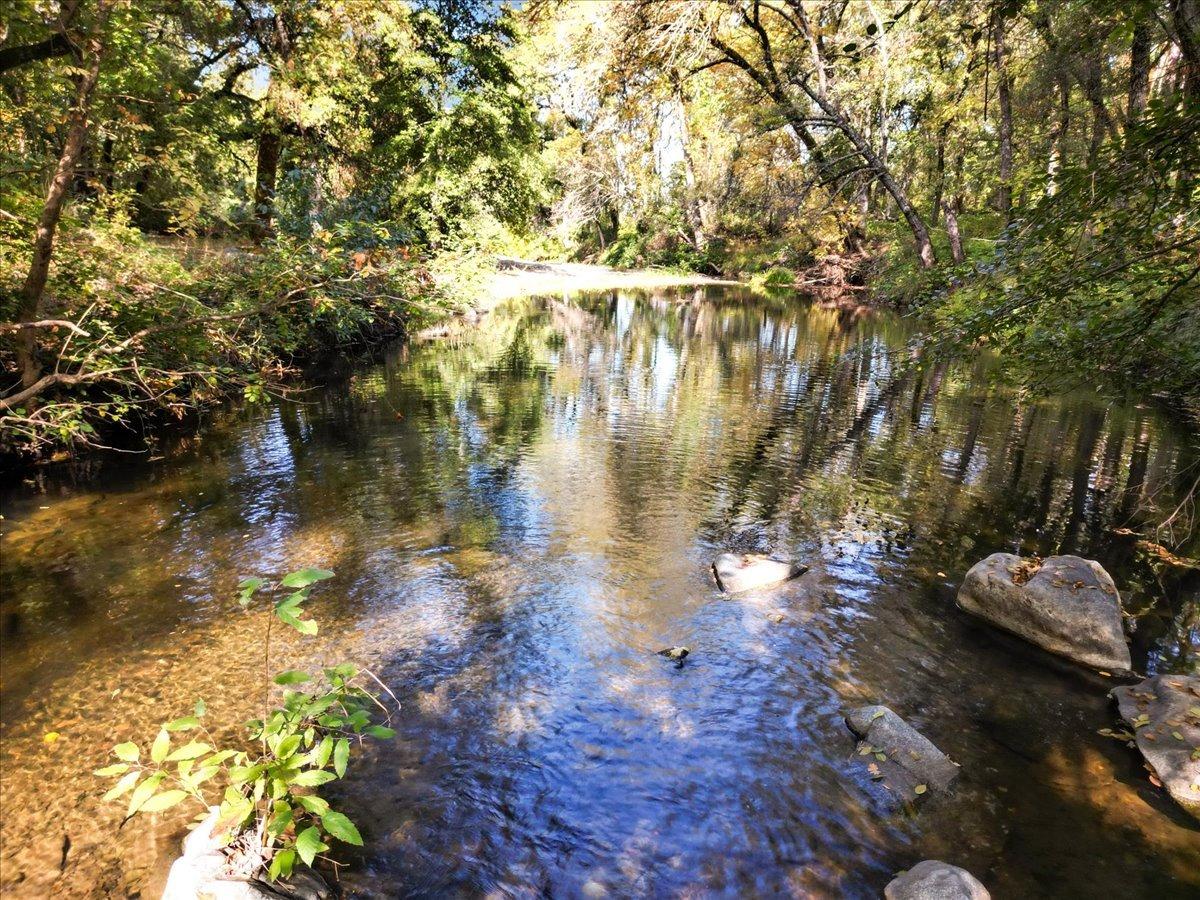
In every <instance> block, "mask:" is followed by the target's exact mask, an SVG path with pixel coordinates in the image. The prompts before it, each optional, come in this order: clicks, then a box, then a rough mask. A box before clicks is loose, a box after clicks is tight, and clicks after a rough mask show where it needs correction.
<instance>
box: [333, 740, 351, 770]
mask: <svg viewBox="0 0 1200 900" xmlns="http://www.w3.org/2000/svg"><path fill="white" fill-rule="evenodd" d="M349 761H350V739H349V738H342V739H340V740H339V741H338V742H337V743H336V744H335V745H334V747H333V771H335V772H337V776H338V778H344V777H345V776H346V763H348V762H349Z"/></svg>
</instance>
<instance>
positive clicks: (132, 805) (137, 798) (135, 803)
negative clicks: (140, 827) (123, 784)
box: [125, 772, 167, 819]
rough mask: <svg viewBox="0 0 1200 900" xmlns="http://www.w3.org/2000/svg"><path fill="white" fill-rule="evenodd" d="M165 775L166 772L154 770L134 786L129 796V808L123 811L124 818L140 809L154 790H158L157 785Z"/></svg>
mask: <svg viewBox="0 0 1200 900" xmlns="http://www.w3.org/2000/svg"><path fill="white" fill-rule="evenodd" d="M166 777H167V773H166V772H155V773H154V774H153V775H151V776H150V777H149V778H147V779H146V780H145V781H143V782H142V783H141V784H139V785H138V786H137V787H136V788H134V791H133V795H132V796H131V797H130V798H129V808H128V809H127V810H126V811H125V818H127V819H128V818H129V817H130V816H132V815H133V814H134V813H136V812H137V811H138V810H140V809H141V808H142V807H143V806H144V805H145V803H146V801H147V800H149V799H150V798H151V797H152V796H154V792H155V791H157V790H158V786H159V785H160V784H162V783H163V780H164V779H165V778H166Z"/></svg>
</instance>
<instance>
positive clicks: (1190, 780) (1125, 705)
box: [1112, 675, 1200, 819]
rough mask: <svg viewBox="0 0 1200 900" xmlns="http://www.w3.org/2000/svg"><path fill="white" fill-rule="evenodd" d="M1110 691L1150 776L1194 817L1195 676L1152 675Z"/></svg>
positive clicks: (1199, 775)
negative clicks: (1131, 684) (1149, 769)
mask: <svg viewBox="0 0 1200 900" xmlns="http://www.w3.org/2000/svg"><path fill="white" fill-rule="evenodd" d="M1112 695H1113V696H1114V697H1116V699H1117V707H1118V708H1119V709H1120V710H1121V717H1122V718H1124V719H1125V721H1127V722H1128V723H1129V724H1130V725H1131V726H1132V728H1133V733H1134V739H1135V740H1136V741H1137V745H1138V749H1139V750H1141V751H1142V756H1144V757H1145V758H1146V762H1147V763H1148V764H1149V766H1150V768H1151V769H1152V770H1153V771H1154V776H1155V777H1156V778H1157V779H1158V781H1159V782H1160V783H1161V784H1162V786H1163V787H1164V788H1166V790H1167V793H1168V794H1170V795H1171V796H1172V797H1173V798H1174V799H1175V802H1176V803H1178V804H1179V805H1180V806H1182V807H1183V808H1184V809H1186V810H1187V811H1188V812H1189V813H1191V814H1192V815H1193V816H1195V817H1196V818H1197V819H1200V676H1196V675H1155V676H1154V677H1153V678H1147V679H1146V680H1145V681H1143V682H1141V683H1140V684H1136V685H1134V686H1133V687H1118V688H1113V690H1112Z"/></svg>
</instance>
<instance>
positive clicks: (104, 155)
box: [100, 135, 116, 194]
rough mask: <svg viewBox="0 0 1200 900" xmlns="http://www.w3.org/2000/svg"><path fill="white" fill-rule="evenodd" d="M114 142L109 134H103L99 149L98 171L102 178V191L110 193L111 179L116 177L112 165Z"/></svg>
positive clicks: (111, 188)
mask: <svg viewBox="0 0 1200 900" xmlns="http://www.w3.org/2000/svg"><path fill="white" fill-rule="evenodd" d="M115 145H116V142H115V141H114V140H113V138H112V136H111V135H105V137H104V144H103V145H102V146H101V150H100V171H101V177H102V178H103V179H104V192H105V193H106V194H112V192H113V181H114V179H115V177H116V171H115V169H114V166H113V151H114V150H115V149H116V147H115Z"/></svg>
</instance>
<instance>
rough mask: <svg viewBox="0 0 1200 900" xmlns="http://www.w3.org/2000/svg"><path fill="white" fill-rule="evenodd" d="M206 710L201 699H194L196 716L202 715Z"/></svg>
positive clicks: (206, 707)
mask: <svg viewBox="0 0 1200 900" xmlns="http://www.w3.org/2000/svg"><path fill="white" fill-rule="evenodd" d="M206 712H208V706H207V705H206V704H205V703H204V701H203V700H197V701H196V717H197V718H199V717H200V716H203V715H204V714H205V713H206Z"/></svg>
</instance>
